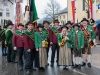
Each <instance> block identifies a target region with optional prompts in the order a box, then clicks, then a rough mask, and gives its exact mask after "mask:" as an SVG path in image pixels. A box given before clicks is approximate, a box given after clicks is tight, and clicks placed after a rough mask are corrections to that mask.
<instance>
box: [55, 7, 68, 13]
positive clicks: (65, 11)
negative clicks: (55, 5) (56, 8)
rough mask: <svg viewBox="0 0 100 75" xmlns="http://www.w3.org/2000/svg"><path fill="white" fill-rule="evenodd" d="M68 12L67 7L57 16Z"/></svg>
mask: <svg viewBox="0 0 100 75" xmlns="http://www.w3.org/2000/svg"><path fill="white" fill-rule="evenodd" d="M67 12H68V10H67V7H66V8H64V9H63V10H61V11H60V12H58V13H57V14H56V15H59V14H63V13H67Z"/></svg>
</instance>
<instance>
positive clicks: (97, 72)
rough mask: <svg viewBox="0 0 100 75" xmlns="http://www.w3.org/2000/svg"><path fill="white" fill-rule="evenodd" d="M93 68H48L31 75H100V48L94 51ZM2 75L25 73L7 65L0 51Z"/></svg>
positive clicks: (14, 66)
mask: <svg viewBox="0 0 100 75" xmlns="http://www.w3.org/2000/svg"><path fill="white" fill-rule="evenodd" d="M92 53H93V54H92V65H93V66H92V67H91V68H88V67H87V66H86V67H82V69H81V70H78V69H73V68H71V67H70V70H68V71H66V70H65V71H64V70H63V68H62V67H57V66H56V64H55V66H54V67H53V68H51V67H50V66H48V67H47V68H46V71H45V72H38V70H37V71H33V72H32V73H31V75H100V59H99V58H100V46H99V45H98V46H96V48H94V49H92ZM49 56H50V55H49ZM0 75H25V73H24V72H21V71H19V70H18V67H17V64H12V63H7V62H6V57H2V55H1V50H0Z"/></svg>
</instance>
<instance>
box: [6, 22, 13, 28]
mask: <svg viewBox="0 0 100 75" xmlns="http://www.w3.org/2000/svg"><path fill="white" fill-rule="evenodd" d="M10 25H12V26H13V25H14V24H13V23H12V21H8V23H7V25H6V26H7V27H8V26H10Z"/></svg>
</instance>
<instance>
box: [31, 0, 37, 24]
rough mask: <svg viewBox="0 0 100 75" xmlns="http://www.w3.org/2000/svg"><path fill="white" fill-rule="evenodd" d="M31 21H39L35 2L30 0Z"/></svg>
mask: <svg viewBox="0 0 100 75" xmlns="http://www.w3.org/2000/svg"><path fill="white" fill-rule="evenodd" d="M30 20H31V21H33V22H36V21H37V20H38V15H37V10H36V6H35V0H30Z"/></svg>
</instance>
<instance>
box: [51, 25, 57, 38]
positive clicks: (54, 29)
mask: <svg viewBox="0 0 100 75" xmlns="http://www.w3.org/2000/svg"><path fill="white" fill-rule="evenodd" d="M51 29H52V31H53V32H54V34H55V35H56V36H58V34H59V32H58V30H57V29H56V28H55V27H52V28H51Z"/></svg>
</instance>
